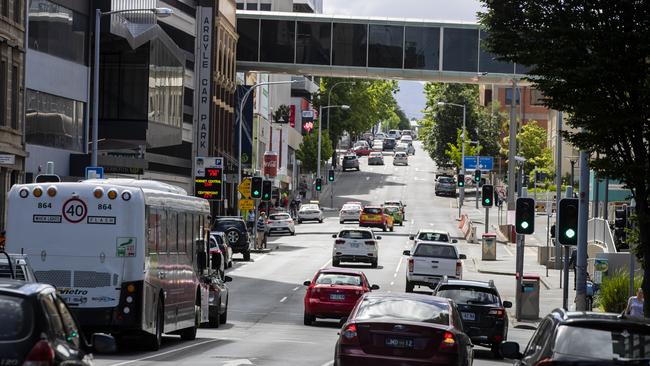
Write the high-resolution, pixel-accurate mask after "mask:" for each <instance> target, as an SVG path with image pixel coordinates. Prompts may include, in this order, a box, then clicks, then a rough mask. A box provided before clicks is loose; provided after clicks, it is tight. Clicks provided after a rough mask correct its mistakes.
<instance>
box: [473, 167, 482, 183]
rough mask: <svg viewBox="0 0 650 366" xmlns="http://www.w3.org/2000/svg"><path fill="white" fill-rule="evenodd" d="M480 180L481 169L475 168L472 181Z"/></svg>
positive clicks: (477, 181)
mask: <svg viewBox="0 0 650 366" xmlns="http://www.w3.org/2000/svg"><path fill="white" fill-rule="evenodd" d="M480 181H481V170H479V169H476V170H475V171H474V182H476V183H479V182H480Z"/></svg>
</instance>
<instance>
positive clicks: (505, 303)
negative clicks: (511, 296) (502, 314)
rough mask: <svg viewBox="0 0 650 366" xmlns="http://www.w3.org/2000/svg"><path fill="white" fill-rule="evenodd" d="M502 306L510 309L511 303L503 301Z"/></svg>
mask: <svg viewBox="0 0 650 366" xmlns="http://www.w3.org/2000/svg"><path fill="white" fill-rule="evenodd" d="M503 307H504V308H506V309H510V308H511V307H512V303H511V302H510V301H504V302H503Z"/></svg>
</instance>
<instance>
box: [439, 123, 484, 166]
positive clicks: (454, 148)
mask: <svg viewBox="0 0 650 366" xmlns="http://www.w3.org/2000/svg"><path fill="white" fill-rule="evenodd" d="M465 132H467V131H465ZM461 135H462V133H461V130H460V129H458V131H457V133H456V143H455V144H452V143H451V142H448V143H447V150H445V154H446V155H447V156H448V157H449V160H450V161H451V162H452V163H453V164H454V165H456V166H457V167H461V166H462V164H463V162H462V160H461V159H462V156H463V150H462V149H463V141H462V140H463V139H462V137H461ZM473 155H476V146H473V145H470V142H469V140H465V156H473Z"/></svg>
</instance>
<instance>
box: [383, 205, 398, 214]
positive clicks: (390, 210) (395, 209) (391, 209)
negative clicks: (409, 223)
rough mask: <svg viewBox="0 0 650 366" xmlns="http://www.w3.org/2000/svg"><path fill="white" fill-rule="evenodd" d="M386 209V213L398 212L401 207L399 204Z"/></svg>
mask: <svg viewBox="0 0 650 366" xmlns="http://www.w3.org/2000/svg"><path fill="white" fill-rule="evenodd" d="M384 211H386V213H391V214H392V213H395V212H398V211H399V207H397V206H391V207H385V208H384Z"/></svg>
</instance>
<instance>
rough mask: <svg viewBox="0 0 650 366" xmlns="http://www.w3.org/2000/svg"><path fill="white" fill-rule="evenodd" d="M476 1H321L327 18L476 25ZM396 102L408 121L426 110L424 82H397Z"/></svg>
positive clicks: (419, 116)
mask: <svg viewBox="0 0 650 366" xmlns="http://www.w3.org/2000/svg"><path fill="white" fill-rule="evenodd" d="M480 10H481V3H480V1H478V0H323V12H324V13H326V14H339V15H356V16H376V17H390V18H417V19H422V18H424V19H428V20H450V21H466V22H476V21H477V18H476V13H477V12H478V11H480ZM399 84H400V92H399V93H398V95H397V96H396V99H397V102H398V103H399V105H400V106H401V107H402V109H403V110H404V112H405V113H406V115H407V116H408V117H409V118H416V119H419V118H421V117H422V110H423V109H424V107H425V99H424V93H423V90H424V89H423V87H424V83H423V82H418V81H400V83H399Z"/></svg>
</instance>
